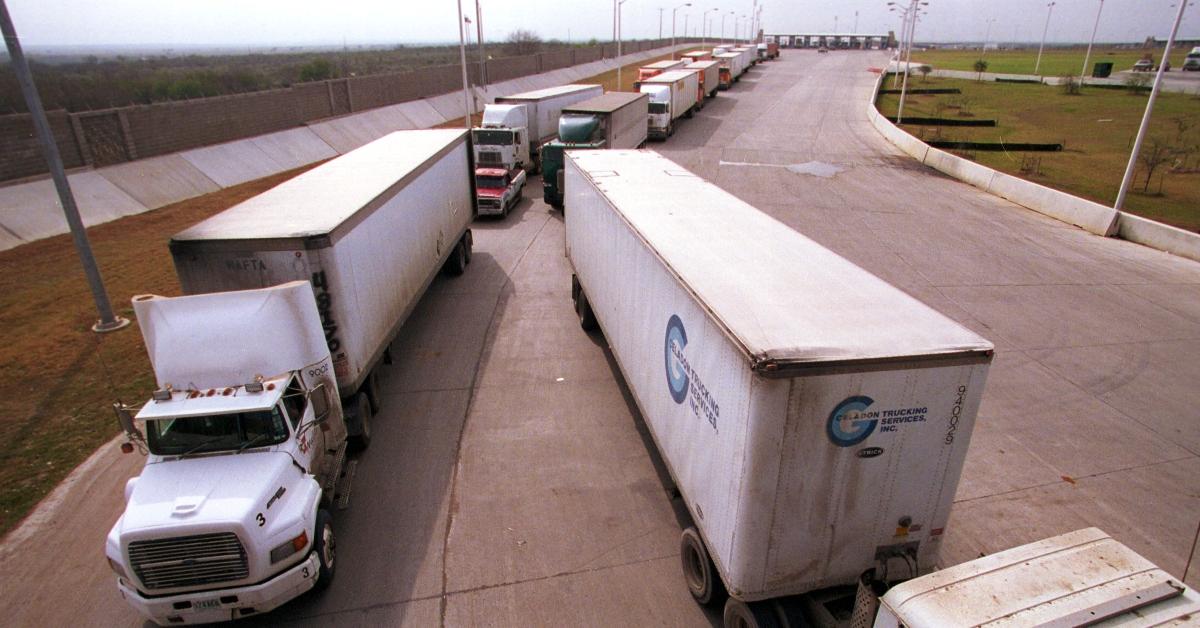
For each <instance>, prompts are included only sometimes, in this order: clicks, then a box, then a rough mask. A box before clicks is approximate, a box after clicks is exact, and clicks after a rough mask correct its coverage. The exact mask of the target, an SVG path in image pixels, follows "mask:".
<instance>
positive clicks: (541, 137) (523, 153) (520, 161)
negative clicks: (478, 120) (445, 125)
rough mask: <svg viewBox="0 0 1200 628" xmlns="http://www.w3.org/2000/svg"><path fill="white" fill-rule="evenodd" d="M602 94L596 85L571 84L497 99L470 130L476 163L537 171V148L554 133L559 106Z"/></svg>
mask: <svg viewBox="0 0 1200 628" xmlns="http://www.w3.org/2000/svg"><path fill="white" fill-rule="evenodd" d="M603 93H604V88H603V87H601V86H599V85H575V84H572V85H559V86H558V87H547V88H546V89H539V90H535V91H532V92H524V93H521V94H513V95H511V96H501V97H499V98H497V99H496V102H495V104H489V105H487V106H485V107H484V108H483V126H482V127H480V128H476V129H474V130H473V131H472V139H473V141H474V144H475V161H476V163H477V164H478V165H479V167H481V168H484V167H486V168H505V169H509V170H511V169H512V168H524V169H525V170H526V171H528V172H531V173H536V172H538V170H539V169H540V167H541V157H540V154H539V153H540V150H541V147H542V145H543V144H545V143H546V142H549V141H551V140H553V139H554V138H555V137H557V136H558V117H559V115H561V114H562V110H563V107H568V106H570V105H574V104H575V103H579V102H583V101H585V100H587V99H589V98H595V97H596V96H599V95H601V94H603Z"/></svg>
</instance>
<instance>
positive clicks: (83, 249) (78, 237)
mask: <svg viewBox="0 0 1200 628" xmlns="http://www.w3.org/2000/svg"><path fill="white" fill-rule="evenodd" d="M0 31H2V32H3V33H4V43H5V44H7V45H8V56H9V58H10V59H11V60H12V67H13V70H14V71H15V72H16V75H17V83H18V84H20V86H21V93H22V94H23V95H24V96H25V106H26V107H27V108H28V109H29V115H30V117H31V118H33V128H34V130H35V131H36V132H37V136H38V141H39V143H40V144H41V145H42V153H43V154H44V156H45V158H46V166H47V168H49V170H50V177H51V178H52V179H53V180H54V188H55V190H57V191H58V201H59V203H61V204H62V208H63V214H65V215H66V219H67V225H68V226H69V227H70V228H71V238H72V239H73V240H74V242H75V252H76V254H78V255H79V262H80V263H81V264H82V265H83V273H84V275H85V276H86V277H87V281H88V286H89V287H90V288H91V290H92V300H94V301H95V302H96V310H97V311H98V312H99V314H100V319H99V320H98V321H96V324H95V325H92V331H95V332H98V333H103V332H109V331H116V330H118V329H121V328H123V327H125V326H127V325H129V319H127V318H123V317H121V316H117V315H116V314H114V313H113V309H112V304H111V303H110V302H109V300H108V291H106V290H105V289H104V279H103V278H102V277H101V276H100V267H99V266H98V265H97V264H96V258H95V257H94V256H93V255H92V245H91V243H90V242H89V241H88V236H87V230H86V229H85V228H84V226H83V220H82V219H80V217H79V208H78V207H77V206H76V205H75V195H74V194H72V193H71V184H70V182H69V181H68V180H67V174H66V172H65V171H64V170H63V164H62V155H60V154H59V152H58V144H57V143H56V142H55V141H54V135H53V133H52V132H51V131H50V123H49V122H48V121H47V120H46V111H45V110H44V109H43V108H42V98H41V96H39V95H38V92H37V87H36V86H35V85H34V84H33V74H32V73H31V72H30V71H29V63H28V62H27V61H26V60H25V53H24V52H23V51H22V50H21V41H20V40H19V39H17V31H16V29H15V28H13V23H12V18H11V17H9V15H8V6H7V4H6V3H5V1H4V0H0Z"/></svg>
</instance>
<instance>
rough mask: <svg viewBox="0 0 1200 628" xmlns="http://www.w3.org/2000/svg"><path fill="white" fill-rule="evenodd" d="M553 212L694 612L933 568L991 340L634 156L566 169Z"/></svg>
mask: <svg viewBox="0 0 1200 628" xmlns="http://www.w3.org/2000/svg"><path fill="white" fill-rule="evenodd" d="M565 205H566V208H567V211H566V216H567V220H566V246H567V256H568V258H569V260H570V262H571V264H572V266H573V268H574V272H575V279H574V281H573V286H572V288H573V290H572V294H573V296H574V297H575V302H576V310H577V312H578V313H579V317H580V322H581V325H583V326H584V327H585V328H588V327H596V326H598V327H599V328H600V329H601V330H602V331H603V333H604V336H605V339H606V341H607V343H608V345H609V347H610V348H611V351H612V354H613V356H614V357H615V358H616V362H617V365H618V366H619V368H620V371H621V374H622V375H623V376H624V378H625V382H626V384H627V385H628V386H629V389H630V390H631V392H632V393H633V398H634V400H635V401H636V403H637V407H638V409H639V410H640V411H641V414H642V416H643V418H644V419H645V422H646V425H647V426H648V428H649V431H650V434H651V435H652V436H653V439H654V442H655V444H656V445H657V447H658V450H659V452H660V453H661V454H662V458H663V460H664V461H665V463H666V466H667V468H668V469H669V470H670V473H671V476H672V478H673V480H674V482H675V483H676V485H677V486H678V488H679V491H680V493H681V495H682V497H683V500H684V502H685V503H686V505H687V507H688V510H689V512H690V513H691V515H692V519H693V522H694V525H695V527H694V528H688V529H687V530H685V531H684V533H683V538H682V541H681V550H682V551H681V555H682V560H683V565H684V572H685V576H686V580H687V582H688V586H689V589H690V591H691V593H692V595H693V596H694V597H695V598H696V600H697V601H698V602H700V603H713V602H716V601H717V600H719V599H720V592H721V589H722V588H724V589H725V590H727V591H728V593H729V595H730V596H732V597H731V599H732V600H734V601H733V602H732V604H734V605H737V604H746V603H753V602H755V601H757V600H765V599H768V598H775V597H778V596H787V595H794V594H801V593H805V592H808V591H812V590H815V589H819V588H823V587H828V586H833V585H842V584H851V583H854V582H856V581H857V580H858V579H859V578H860V577H861V576H862V575H863V574H864V573H867V572H870V571H871V570H873V569H876V570H879V571H876V573H882V572H883V571H884V570H886V572H887V574H888V575H889V576H890V577H891V578H893V579H894V578H902V577H913V576H916V575H918V574H919V573H921V572H927V571H929V570H930V569H932V568H933V566H934V564H935V561H936V559H937V557H938V552H939V549H940V547H941V543H942V540H943V538H944V534H945V531H946V525H947V521H948V518H949V514H950V506H951V502H952V500H953V497H954V492H955V489H956V487H957V484H958V480H959V476H960V473H961V470H962V466H963V460H964V458H965V457H966V453H967V444H968V441H969V439H970V434H971V430H972V428H973V426H974V423H975V416H976V412H977V411H978V409H979V401H980V397H981V396H982V393H983V387H984V382H985V379H986V375H987V370H988V365H989V363H990V361H991V357H992V352H993V348H992V345H991V343H989V342H988V341H987V340H985V339H983V338H981V337H979V336H978V335H976V334H975V333H973V332H971V331H970V330H968V329H966V328H964V327H963V326H961V325H959V324H958V323H956V322H954V321H952V320H950V319H949V318H947V317H945V316H943V315H942V314H940V313H938V312H936V311H934V310H933V309H931V308H929V307H928V306H926V305H924V304H922V303H921V302H919V301H917V300H916V299H913V298H912V297H910V296H908V295H907V294H905V293H904V292H902V291H900V290H898V289H896V288H894V287H892V286H890V285H888V284H887V283H885V282H884V281H882V280H880V279H879V278H878V277H875V276H874V275H871V274H870V273H868V272H866V271H864V270H862V269H861V268H859V267H857V266H855V265H854V264H852V263H851V262H849V261H847V260H845V259H843V258H841V257H839V256H837V255H836V254H834V253H832V252H831V251H829V250H827V249H825V248H823V247H821V246H820V245H818V244H817V243H815V242H813V241H812V240H809V239H808V238H805V237H804V236H802V235H800V234H799V233H796V232H795V231H793V230H791V229H790V228H788V227H787V226H786V225H783V224H780V223H779V222H778V221H776V220H774V219H773V218H771V217H769V216H767V215H766V214H763V213H762V212H760V211H758V210H756V209H754V208H753V207H751V206H749V205H747V204H746V203H744V202H742V201H740V200H738V199H737V198H736V197H734V196H732V195H731V194H729V193H727V192H725V191H723V190H721V189H720V188H718V187H717V186H715V185H712V184H710V183H708V182H705V181H703V180H702V179H700V178H699V177H696V176H695V175H693V174H692V173H690V172H688V171H687V170H684V169H683V168H682V167H680V166H678V165H676V164H675V163H673V162H671V161H670V160H668V159H666V158H665V157H662V156H661V155H658V154H657V153H654V152H651V151H590V152H584V153H568V159H567V166H566V197H565Z"/></svg>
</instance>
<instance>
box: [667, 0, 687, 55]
mask: <svg viewBox="0 0 1200 628" xmlns="http://www.w3.org/2000/svg"><path fill="white" fill-rule="evenodd" d="M690 6H692V3H691V2H684V3H683V4H681V5H679V6H677V7H675V8H674V9H671V60H672V61H674V60H675V13H676V12H677V11H679V10H680V9H682V8H683V7H690Z"/></svg>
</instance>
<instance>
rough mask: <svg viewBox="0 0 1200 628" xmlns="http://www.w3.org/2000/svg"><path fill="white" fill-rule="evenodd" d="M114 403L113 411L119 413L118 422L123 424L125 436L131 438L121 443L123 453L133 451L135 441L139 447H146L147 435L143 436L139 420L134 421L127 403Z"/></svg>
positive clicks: (122, 429) (122, 428)
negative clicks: (139, 427) (138, 423)
mask: <svg viewBox="0 0 1200 628" xmlns="http://www.w3.org/2000/svg"><path fill="white" fill-rule="evenodd" d="M112 405H113V412H114V413H116V415H117V424H118V425H120V426H121V431H122V432H124V433H125V437H126V438H128V439H129V442H127V443H124V444H122V445H121V451H122V452H123V453H132V452H133V444H134V443H137V444H138V447H139V449H144V445H145V443H146V437H145V436H143V435H142V432H141V430H139V429H138V428H137V422H136V421H134V419H133V415H132V414H130V412H129V408H127V407H125V405H124V404H121V403H114V404H112Z"/></svg>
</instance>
